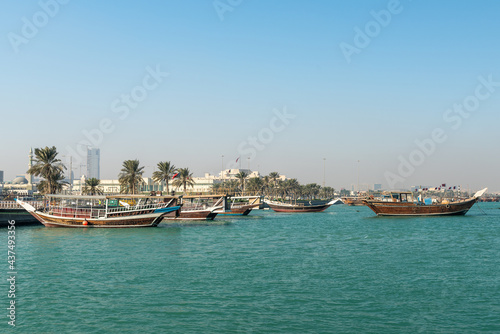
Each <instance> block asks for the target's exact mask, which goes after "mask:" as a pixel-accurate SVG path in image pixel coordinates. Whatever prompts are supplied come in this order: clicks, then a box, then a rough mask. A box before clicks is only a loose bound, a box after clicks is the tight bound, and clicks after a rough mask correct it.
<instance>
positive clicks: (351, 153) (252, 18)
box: [0, 0, 500, 191]
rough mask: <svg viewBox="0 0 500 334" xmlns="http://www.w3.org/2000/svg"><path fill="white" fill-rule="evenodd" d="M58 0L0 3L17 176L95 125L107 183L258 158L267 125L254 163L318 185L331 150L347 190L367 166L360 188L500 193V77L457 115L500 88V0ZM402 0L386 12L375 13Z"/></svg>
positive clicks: (11, 158) (1, 150)
mask: <svg viewBox="0 0 500 334" xmlns="http://www.w3.org/2000/svg"><path fill="white" fill-rule="evenodd" d="M54 1H55V0H53V1H49V0H47V1H41V2H40V3H47V4H48V5H47V6H45V7H46V9H43V8H42V6H41V5H40V3H39V2H37V1H23V2H13V1H9V2H8V3H7V2H4V8H3V10H2V11H1V12H0V30H1V36H2V38H1V42H0V57H1V64H2V65H1V66H2V70H1V73H2V75H1V76H0V83H1V87H2V89H1V91H0V97H1V100H0V101H1V102H0V103H1V109H2V113H1V115H2V122H1V124H2V130H1V133H2V141H1V143H0V155H1V160H0V170H4V171H5V178H6V179H7V180H11V179H13V178H14V177H15V175H16V174H23V173H25V171H26V169H27V154H28V151H29V148H30V147H44V146H52V145H54V146H56V147H57V148H58V149H59V151H60V154H61V155H62V154H65V155H69V154H70V151H69V150H68V147H73V148H75V147H76V146H77V144H78V143H81V142H82V141H83V140H85V136H84V134H83V132H82V131H84V130H87V131H88V130H91V129H97V128H98V127H99V122H101V121H102V120H103V119H108V120H109V121H111V123H112V125H111V127H112V130H111V131H108V133H104V134H103V137H102V140H101V141H100V142H99V145H98V146H99V147H100V149H101V178H116V177H117V174H118V172H119V170H120V168H121V163H122V162H123V161H124V160H127V159H135V158H137V159H139V160H140V161H141V163H142V164H143V165H145V166H150V167H147V168H146V175H150V174H151V172H152V171H153V167H152V166H154V165H156V163H157V162H159V161H164V160H170V161H172V162H173V163H174V164H175V165H176V166H178V167H189V168H190V169H191V170H192V171H193V172H194V173H195V175H197V176H201V175H202V174H203V173H205V172H211V173H216V172H218V171H219V170H220V167H221V156H222V155H224V164H225V165H226V166H227V164H228V163H229V162H230V160H235V159H236V158H237V157H238V156H241V160H242V161H243V163H242V167H247V165H248V159H247V158H248V157H249V156H250V153H249V148H251V147H252V144H251V142H250V141H249V139H248V137H249V136H250V137H251V136H254V137H257V138H258V136H259V135H261V136H262V137H261V138H265V143H264V144H263V143H262V142H259V143H258V145H259V148H260V150H257V154H256V155H255V157H253V156H252V160H251V161H250V168H251V169H257V168H259V170H260V171H261V173H264V174H267V173H269V172H272V171H278V172H280V173H282V174H285V175H287V176H289V177H296V178H298V179H299V181H300V182H302V183H309V182H316V183H319V184H321V183H322V181H323V158H326V184H327V185H330V186H333V187H335V188H337V189H338V188H341V187H350V185H351V184H353V183H354V184H355V183H357V168H358V162H357V161H358V160H359V161H360V162H359V175H360V182H361V183H382V184H384V186H386V187H387V186H389V185H388V179H387V173H388V172H390V173H392V174H391V175H399V176H400V177H402V179H403V180H402V181H401V180H399V181H400V182H399V183H397V184H395V187H397V188H401V187H409V186H411V185H427V186H435V185H438V184H441V183H447V184H448V185H459V184H461V185H462V186H466V185H469V186H470V187H471V188H482V187H485V186H488V187H489V188H490V190H493V191H500V180H499V178H498V170H500V168H499V167H500V156H499V154H498V152H499V149H498V142H499V136H500V135H499V134H498V133H499V132H498V130H499V124H500V122H499V121H500V112H499V105H500V87H495V86H493V87H489V88H490V89H491V90H492V91H491V92H490V91H488V88H487V87H482V88H480V92H481V93H485V92H488V93H490V94H489V96H488V97H487V98H483V99H481V100H480V101H479V102H480V103H479V105H477V106H473V107H471V109H473V111H471V112H470V113H469V116H468V117H467V118H464V117H461V120H462V123H461V124H460V125H458V124H457V123H456V122H458V121H457V117H458V116H457V115H458V114H456V113H452V114H447V115H448V119H449V120H448V121H446V120H445V119H444V116H445V115H446V111H447V109H449V108H453V105H454V104H461V103H464V100H466V99H467V98H468V97H469V100H468V101H469V102H471V101H472V102H474V100H473V99H472V100H471V99H470V97H471V96H474V94H476V88H477V87H478V85H480V81H479V80H478V77H483V78H485V79H488V76H492V81H494V82H500V66H499V63H500V62H499V59H500V44H499V43H498V32H499V31H500V20H498V13H500V2H498V1H481V2H474V1H459V2H458V1H454V2H451V1H449V2H444V1H442V2H433V1H409V0H406V1H403V0H402V1H400V2H399V4H398V5H397V6H396V5H394V4H393V3H392V2H391V1H385V0H384V1H327V0H321V1H312V2H311V1H289V2H285V1H263V0H260V1H259V0H242V1H240V2H239V4H238V1H236V0H233V1H231V2H229V1H228V0H221V1H219V2H218V4H219V6H220V7H219V12H218V11H217V9H216V8H215V7H214V2H213V1H211V0H206V1H199V0H198V1H188V0H185V1H179V0H177V1H173V0H170V1H147V2H139V1H121V2H111V1H108V2H105V3H103V2H102V1H76V0H73V1H69V2H68V3H67V4H59V5H58V6H59V8H56V7H55V6H54ZM230 3H232V4H233V5H231V4H230ZM224 6H225V7H224ZM391 6H392V7H391ZM394 6H395V7H394ZM47 8H49V9H47ZM390 8H393V9H394V8H395V9H394V11H395V12H397V13H392V14H391V17H390V19H387V16H385V17H384V16H383V15H382V14H380V15H382V19H381V20H382V21H381V22H382V23H383V24H381V23H376V21H375V18H374V16H373V15H372V14H371V12H372V11H374V12H376V13H381V11H388V10H390ZM229 9H230V10H229ZM47 13H48V14H47ZM382 13H384V12H382ZM389 13H391V12H389ZM49 14H50V15H49ZM221 17H222V18H223V20H221ZM23 18H24V19H23ZM384 19H385V21H384ZM26 22H28V24H27V23H26ZM31 24H33V25H34V26H35V28H36V29H38V31H36V32H35V33H34V32H33V31H32V30H31V31H30V30H29V29H28V28H29V27H27V26H29V25H31ZM36 24H38V26H39V27H38V28H37V27H36ZM356 27H358V28H359V29H360V30H361V31H364V32H365V33H366V29H372V30H368V31H369V32H370V34H371V35H372V37H370V36H368V38H370V42H369V44H368V45H362V44H359V43H358V46H361V47H357V53H354V54H352V55H351V56H350V62H348V61H347V59H346V57H345V55H344V52H343V51H342V50H343V49H342V47H341V46H342V45H344V46H345V45H347V44H348V45H350V46H353V47H356V41H358V42H359V37H358V39H356V34H357V33H356V32H355V28H356ZM23 34H24V35H23ZM21 41H22V42H21ZM365 42H366V40H365ZM342 43H344V44H342ZM16 51H17V52H16ZM157 67H159V69H160V70H161V71H163V72H168V76H167V77H164V78H161V79H160V80H161V83H159V84H156V85H155V88H152V89H151V90H147V91H146V92H147V96H146V97H144V96H142V97H141V100H140V102H138V103H137V106H136V107H135V108H128V111H129V114H128V115H127V116H126V117H123V118H124V119H120V116H124V112H125V111H124V109H123V107H124V103H123V102H120V100H119V99H120V98H121V96H122V95H123V94H129V95H130V93H131V92H132V90H134V89H136V93H138V92H141V91H140V89H142V92H144V88H141V86H142V87H143V79H144V78H145V76H146V75H148V68H149V69H155V68H157ZM147 82H148V83H149V84H150V85H153V83H154V82H153V81H147ZM483 95H484V94H483ZM137 96H139V95H137ZM143 97H144V98H143ZM142 98H143V99H142ZM117 99H118V101H117ZM476 100H477V99H476ZM114 102H117V103H118V104H114ZM120 106H121V107H122V109H121V112H119V110H120V109H117V108H118V107H120ZM285 108H286V110H287V112H288V113H289V114H293V115H294V116H295V118H294V119H291V120H290V121H289V122H288V124H286V125H284V126H282V123H280V121H279V120H278V121H277V120H276V119H275V117H276V116H275V113H274V110H280V111H283V110H284V109H285ZM126 109H127V108H125V110H126ZM450 117H454V118H451V119H452V120H454V121H451V120H450ZM108 125H109V124H108ZM453 127H456V129H455V128H453ZM271 128H272V129H274V130H275V131H274V132H273V130H270V129H271ZM435 128H442V129H443V131H444V133H445V135H446V136H447V139H446V141H445V142H443V143H438V144H436V148H435V150H434V151H433V152H432V153H431V154H428V155H425V157H424V159H423V161H420V160H419V163H418V166H417V165H416V166H414V171H412V172H411V173H409V174H410V175H407V176H401V175H400V174H401V173H399V172H398V167H399V165H400V164H401V163H400V159H399V158H400V157H403V158H404V159H407V160H408V159H409V157H410V155H411V154H412V152H415V150H418V147H417V146H416V144H415V141H416V140H424V139H426V138H431V133H432V131H433V130H434V129H435ZM277 130H279V131H277ZM270 133H271V135H272V139H271V138H270V137H269V136H270ZM250 151H251V150H250ZM415 154H416V155H414V156H413V157H414V158H415V157H417V156H418V153H415ZM63 159H64V160H65V161H66V158H63ZM75 165H76V163H75ZM76 167H77V166H76ZM78 173H79V169H78V168H77V170H76V174H77V175H78Z"/></svg>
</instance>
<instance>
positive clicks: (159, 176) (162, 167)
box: [153, 161, 177, 194]
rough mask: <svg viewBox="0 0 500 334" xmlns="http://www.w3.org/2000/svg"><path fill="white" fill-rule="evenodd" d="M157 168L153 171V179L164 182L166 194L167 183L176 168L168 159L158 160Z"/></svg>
mask: <svg viewBox="0 0 500 334" xmlns="http://www.w3.org/2000/svg"><path fill="white" fill-rule="evenodd" d="M157 167H158V170H157V171H156V172H154V173H153V180H154V181H155V182H157V183H163V182H165V190H166V192H167V194H168V183H169V181H170V178H171V177H172V175H173V174H174V173H175V172H176V171H177V168H176V167H175V166H174V165H173V164H171V163H170V161H162V162H159V163H158V165H157Z"/></svg>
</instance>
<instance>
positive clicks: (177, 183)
mask: <svg viewBox="0 0 500 334" xmlns="http://www.w3.org/2000/svg"><path fill="white" fill-rule="evenodd" d="M178 173H179V175H178V176H177V178H176V179H175V180H174V182H172V185H173V186H174V187H176V188H180V187H181V186H182V189H183V193H184V194H185V193H186V187H188V186H189V187H193V186H194V180H193V173H191V172H190V171H189V168H179V169H178Z"/></svg>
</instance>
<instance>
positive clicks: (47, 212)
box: [17, 195, 180, 228]
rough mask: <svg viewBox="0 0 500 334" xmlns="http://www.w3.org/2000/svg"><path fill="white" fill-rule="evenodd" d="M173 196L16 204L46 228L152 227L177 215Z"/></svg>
mask: <svg viewBox="0 0 500 334" xmlns="http://www.w3.org/2000/svg"><path fill="white" fill-rule="evenodd" d="M177 200H178V198H177V197H173V196H142V195H119V196H78V195H47V196H46V198H45V205H44V206H43V207H41V208H35V207H33V206H32V205H30V204H29V203H26V202H23V201H21V200H17V202H18V203H19V204H20V205H21V206H22V207H23V208H24V209H25V210H26V211H28V212H29V213H30V214H31V215H32V216H33V217H35V218H36V219H37V220H38V221H40V222H41V223H42V224H44V225H45V226H48V227H80V228H82V227H154V226H157V225H158V224H159V223H160V221H161V220H162V219H163V216H164V215H166V214H168V213H170V212H179V210H180V206H179V205H177Z"/></svg>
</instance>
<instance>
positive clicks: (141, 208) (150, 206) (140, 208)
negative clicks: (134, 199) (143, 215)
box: [108, 203, 167, 213]
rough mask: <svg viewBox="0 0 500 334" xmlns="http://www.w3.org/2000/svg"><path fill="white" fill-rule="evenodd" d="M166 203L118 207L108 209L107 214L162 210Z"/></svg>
mask: <svg viewBox="0 0 500 334" xmlns="http://www.w3.org/2000/svg"><path fill="white" fill-rule="evenodd" d="M166 204H167V203H153V204H143V205H130V206H120V207H116V208H114V207H113V208H109V207H108V213H117V212H129V211H144V210H151V209H158V208H162V207H164V206H165V205H166Z"/></svg>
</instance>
